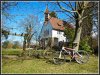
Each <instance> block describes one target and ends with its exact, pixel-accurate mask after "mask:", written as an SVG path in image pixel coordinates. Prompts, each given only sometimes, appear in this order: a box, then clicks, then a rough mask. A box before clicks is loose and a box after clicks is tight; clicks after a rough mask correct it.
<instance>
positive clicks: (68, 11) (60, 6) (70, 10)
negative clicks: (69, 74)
mask: <svg viewBox="0 0 100 75" xmlns="http://www.w3.org/2000/svg"><path fill="white" fill-rule="evenodd" d="M57 4H58V6H59V7H60V8H61V9H62V10H64V11H66V12H70V13H75V12H77V11H71V10H67V9H65V8H63V7H62V6H61V5H60V4H59V2H57Z"/></svg>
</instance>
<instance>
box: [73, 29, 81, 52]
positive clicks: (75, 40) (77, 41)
mask: <svg viewBox="0 0 100 75" xmlns="http://www.w3.org/2000/svg"><path fill="white" fill-rule="evenodd" d="M81 31H82V27H78V28H77V30H76V35H75V36H76V37H75V39H74V41H73V44H75V43H77V46H73V48H74V49H75V50H76V51H78V49H79V42H80V35H81Z"/></svg>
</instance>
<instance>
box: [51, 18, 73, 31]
mask: <svg viewBox="0 0 100 75" xmlns="http://www.w3.org/2000/svg"><path fill="white" fill-rule="evenodd" d="M49 21H50V23H51V25H52V27H53V28H54V29H57V30H64V29H65V27H64V26H66V27H68V28H74V27H73V26H72V25H71V24H69V23H67V22H66V21H62V20H60V19H57V18H54V17H51V18H50V20H49Z"/></svg>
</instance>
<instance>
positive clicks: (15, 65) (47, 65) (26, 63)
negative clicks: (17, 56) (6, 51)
mask: <svg viewBox="0 0 100 75" xmlns="http://www.w3.org/2000/svg"><path fill="white" fill-rule="evenodd" d="M1 71H2V73H7V74H8V73H23V74H24V73H41V74H42V73H49V74H53V73H58V74H59V73H62V74H64V73H82V74H83V73H86V74H88V73H98V57H97V56H92V55H91V56H90V59H89V61H88V62H87V63H86V64H78V63H76V62H66V63H65V64H62V65H55V64H53V63H52V62H49V61H47V60H46V59H37V58H32V59H30V60H23V61H22V60H12V59H4V58H2V70H1Z"/></svg>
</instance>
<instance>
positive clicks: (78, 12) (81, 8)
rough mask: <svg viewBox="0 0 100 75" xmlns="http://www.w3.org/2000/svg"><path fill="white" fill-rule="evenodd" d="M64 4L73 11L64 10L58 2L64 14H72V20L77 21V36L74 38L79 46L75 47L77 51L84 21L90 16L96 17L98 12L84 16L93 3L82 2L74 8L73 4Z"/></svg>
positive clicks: (75, 4) (74, 41)
mask: <svg viewBox="0 0 100 75" xmlns="http://www.w3.org/2000/svg"><path fill="white" fill-rule="evenodd" d="M62 3H64V4H65V5H66V6H68V7H70V9H71V10H69V9H66V8H64V7H63V6H62V5H61V4H60V2H57V5H58V6H59V7H60V9H62V10H63V11H64V12H68V13H69V14H71V15H72V16H71V17H72V18H73V19H74V20H75V26H76V28H75V36H74V40H73V44H75V43H76V44H77V46H75V47H74V49H75V50H78V48H79V42H80V37H81V32H82V29H83V27H84V26H83V25H82V23H83V20H84V19H86V18H87V17H89V16H90V15H94V14H97V13H98V12H95V13H92V14H91V13H90V14H88V15H84V13H85V10H87V9H89V8H92V7H93V6H94V5H90V3H91V2H89V1H81V2H78V1H77V2H74V6H73V5H72V3H71V2H69V3H66V2H62Z"/></svg>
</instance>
